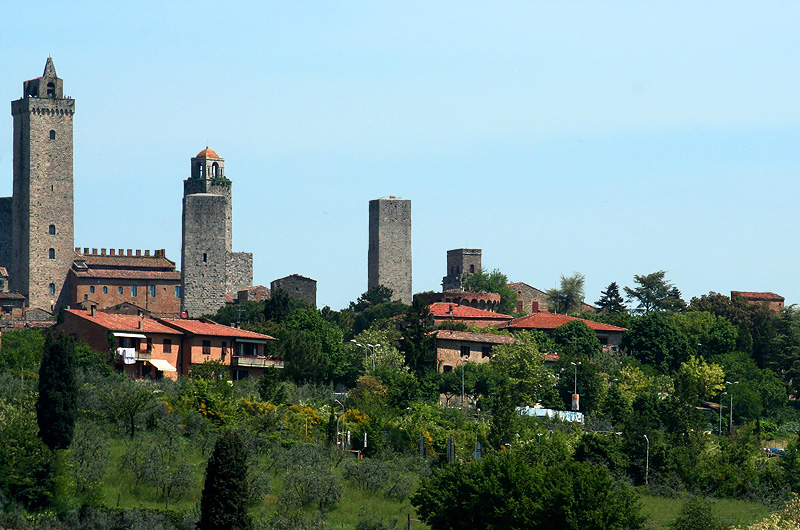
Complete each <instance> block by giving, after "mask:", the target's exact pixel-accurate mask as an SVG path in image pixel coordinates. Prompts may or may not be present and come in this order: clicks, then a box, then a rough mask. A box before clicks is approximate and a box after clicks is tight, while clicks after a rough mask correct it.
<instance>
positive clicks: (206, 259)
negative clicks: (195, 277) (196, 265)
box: [203, 252, 208, 263]
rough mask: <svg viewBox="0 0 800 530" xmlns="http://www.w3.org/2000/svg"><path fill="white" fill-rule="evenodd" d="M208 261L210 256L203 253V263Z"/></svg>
mask: <svg viewBox="0 0 800 530" xmlns="http://www.w3.org/2000/svg"><path fill="white" fill-rule="evenodd" d="M207 261H208V254H206V253H205V252H203V263H206V262H207Z"/></svg>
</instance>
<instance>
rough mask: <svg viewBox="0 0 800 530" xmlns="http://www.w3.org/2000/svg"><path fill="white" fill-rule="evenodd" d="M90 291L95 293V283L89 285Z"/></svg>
mask: <svg viewBox="0 0 800 530" xmlns="http://www.w3.org/2000/svg"><path fill="white" fill-rule="evenodd" d="M89 292H90V293H92V294H94V285H90V286H89Z"/></svg>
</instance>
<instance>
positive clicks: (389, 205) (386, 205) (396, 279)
mask: <svg viewBox="0 0 800 530" xmlns="http://www.w3.org/2000/svg"><path fill="white" fill-rule="evenodd" d="M379 285H383V286H384V287H388V288H390V289H391V290H392V291H394V299H395V300H400V301H401V302H403V303H405V304H411V295H412V290H411V201H410V200H409V199H398V198H397V197H394V196H390V197H389V198H383V199H375V200H372V201H369V251H368V252H367V288H368V289H372V288H373V287H377V286H379Z"/></svg>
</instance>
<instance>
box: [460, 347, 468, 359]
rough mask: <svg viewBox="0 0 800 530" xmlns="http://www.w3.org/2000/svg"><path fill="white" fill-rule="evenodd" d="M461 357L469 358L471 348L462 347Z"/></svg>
mask: <svg viewBox="0 0 800 530" xmlns="http://www.w3.org/2000/svg"><path fill="white" fill-rule="evenodd" d="M461 356H462V357H469V346H461Z"/></svg>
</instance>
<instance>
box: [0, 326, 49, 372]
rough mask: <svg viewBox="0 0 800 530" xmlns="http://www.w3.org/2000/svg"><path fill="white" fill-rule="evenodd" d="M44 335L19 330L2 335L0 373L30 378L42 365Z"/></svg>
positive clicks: (34, 330)
mask: <svg viewBox="0 0 800 530" xmlns="http://www.w3.org/2000/svg"><path fill="white" fill-rule="evenodd" d="M43 348H44V335H43V334H42V332H41V331H40V330H38V329H19V330H13V331H9V332H7V333H3V342H2V346H0V371H3V372H11V373H13V374H15V375H17V376H18V377H30V376H32V375H33V374H35V373H36V372H37V371H38V370H39V365H40V364H41V363H42V351H43Z"/></svg>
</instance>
